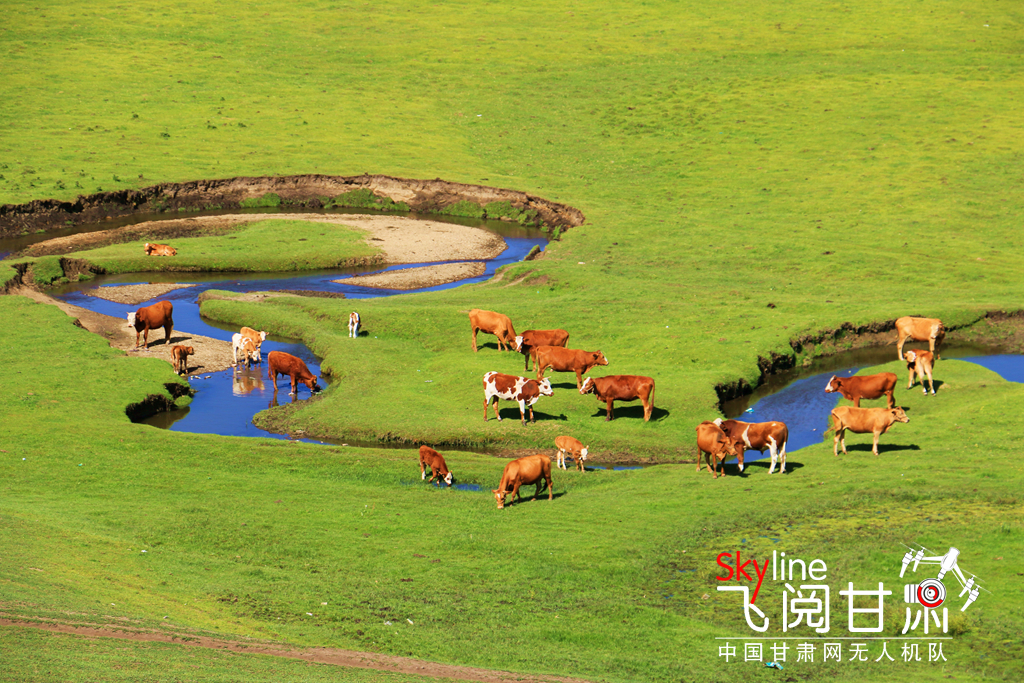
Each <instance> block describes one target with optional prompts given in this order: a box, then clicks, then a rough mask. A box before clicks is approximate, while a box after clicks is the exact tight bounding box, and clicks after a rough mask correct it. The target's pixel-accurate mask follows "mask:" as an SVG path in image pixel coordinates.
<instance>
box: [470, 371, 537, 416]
mask: <svg viewBox="0 0 1024 683" xmlns="http://www.w3.org/2000/svg"><path fill="white" fill-rule="evenodd" d="M553 393H554V391H552V390H551V380H547V379H546V380H544V381H542V382H538V381H536V380H532V379H526V378H525V377H516V376H515V375H503V374H501V373H500V372H488V373H487V374H486V375H484V422H487V406H488V405H489V404H490V403H491V399H494V414H495V415H496V416H497V417H498V420H499V421H500V420H501V414H500V413H499V412H498V399H499V398H503V399H505V400H506V401H516V402H518V403H519V418H520V419H521V420H522V422H523V426H524V427H525V426H526V409H527V408H529V409H530V422H533V404H534V403H536V402H537V399H539V398H540V397H541V396H551V395H552V394H553Z"/></svg>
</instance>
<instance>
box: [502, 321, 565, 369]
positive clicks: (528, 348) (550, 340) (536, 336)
mask: <svg viewBox="0 0 1024 683" xmlns="http://www.w3.org/2000/svg"><path fill="white" fill-rule="evenodd" d="M568 343H569V333H568V332H566V331H565V330H527V331H526V332H523V333H522V334H521V335H519V336H517V337H516V339H515V342H514V344H513V348H515V350H516V351H518V352H519V353H521V354H523V356H524V359H523V360H524V362H525V365H524V366H523V370H529V369H530V358H531V357H532V358H533V362H534V363H536V362H537V349H538V348H539V347H541V346H561V347H562V348H563V349H564V348H565V345H566V344H568Z"/></svg>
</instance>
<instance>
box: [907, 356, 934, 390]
mask: <svg viewBox="0 0 1024 683" xmlns="http://www.w3.org/2000/svg"><path fill="white" fill-rule="evenodd" d="M934 358H935V357H934V356H933V355H932V352H931V351H913V350H911V351H904V352H903V359H904V360H905V361H907V373H908V377H907V389H913V388H914V374H915V373H916V374H917V378H918V379H919V380H921V391H923V392H924V395H925V396H927V395H928V390H927V389H925V388H924V378H925V376H927V377H928V386H929V387H930V388H931V390H932V394H935V382H933V381H932V361H933V360H934Z"/></svg>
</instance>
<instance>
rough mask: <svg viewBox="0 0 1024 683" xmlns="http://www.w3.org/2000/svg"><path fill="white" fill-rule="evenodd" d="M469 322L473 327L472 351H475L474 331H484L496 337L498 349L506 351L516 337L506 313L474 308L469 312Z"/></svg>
mask: <svg viewBox="0 0 1024 683" xmlns="http://www.w3.org/2000/svg"><path fill="white" fill-rule="evenodd" d="M469 324H470V325H471V326H472V327H473V353H476V333H477V332H478V331H479V332H486V333H487V334H493V335H494V336H495V337H497V338H498V349H499V350H500V351H506V350H508V349H511V348H512V342H514V341H515V339H516V330H515V328H514V327H512V321H511V320H510V319H509V317H508V316H507V315H502V314H501V313H495V312H494V311H481V310H480V309H479V308H474V309H473V310H471V311H470V312H469Z"/></svg>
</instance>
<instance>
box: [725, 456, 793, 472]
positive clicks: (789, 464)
mask: <svg viewBox="0 0 1024 683" xmlns="http://www.w3.org/2000/svg"><path fill="white" fill-rule="evenodd" d="M771 466H772V460H771V458H766V459H764V460H755V461H753V462H748V463H746V465H745V466H744V469H745V470H749V469H751V468H752V467H756V468H758V469H759V470H764V471H765V472H768V469H769V468H770V467H771ZM781 466H782V463H781V462H779V463H776V464H775V474H778V473H779V467H781ZM803 466H804V464H803V463H802V462H795V461H793V460H787V461H786V474H789V473H790V472H795V471H797V470H799V469H803ZM726 467H728V465H726ZM736 467H737V469H738V467H739V466H738V465H737V466H736Z"/></svg>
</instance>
